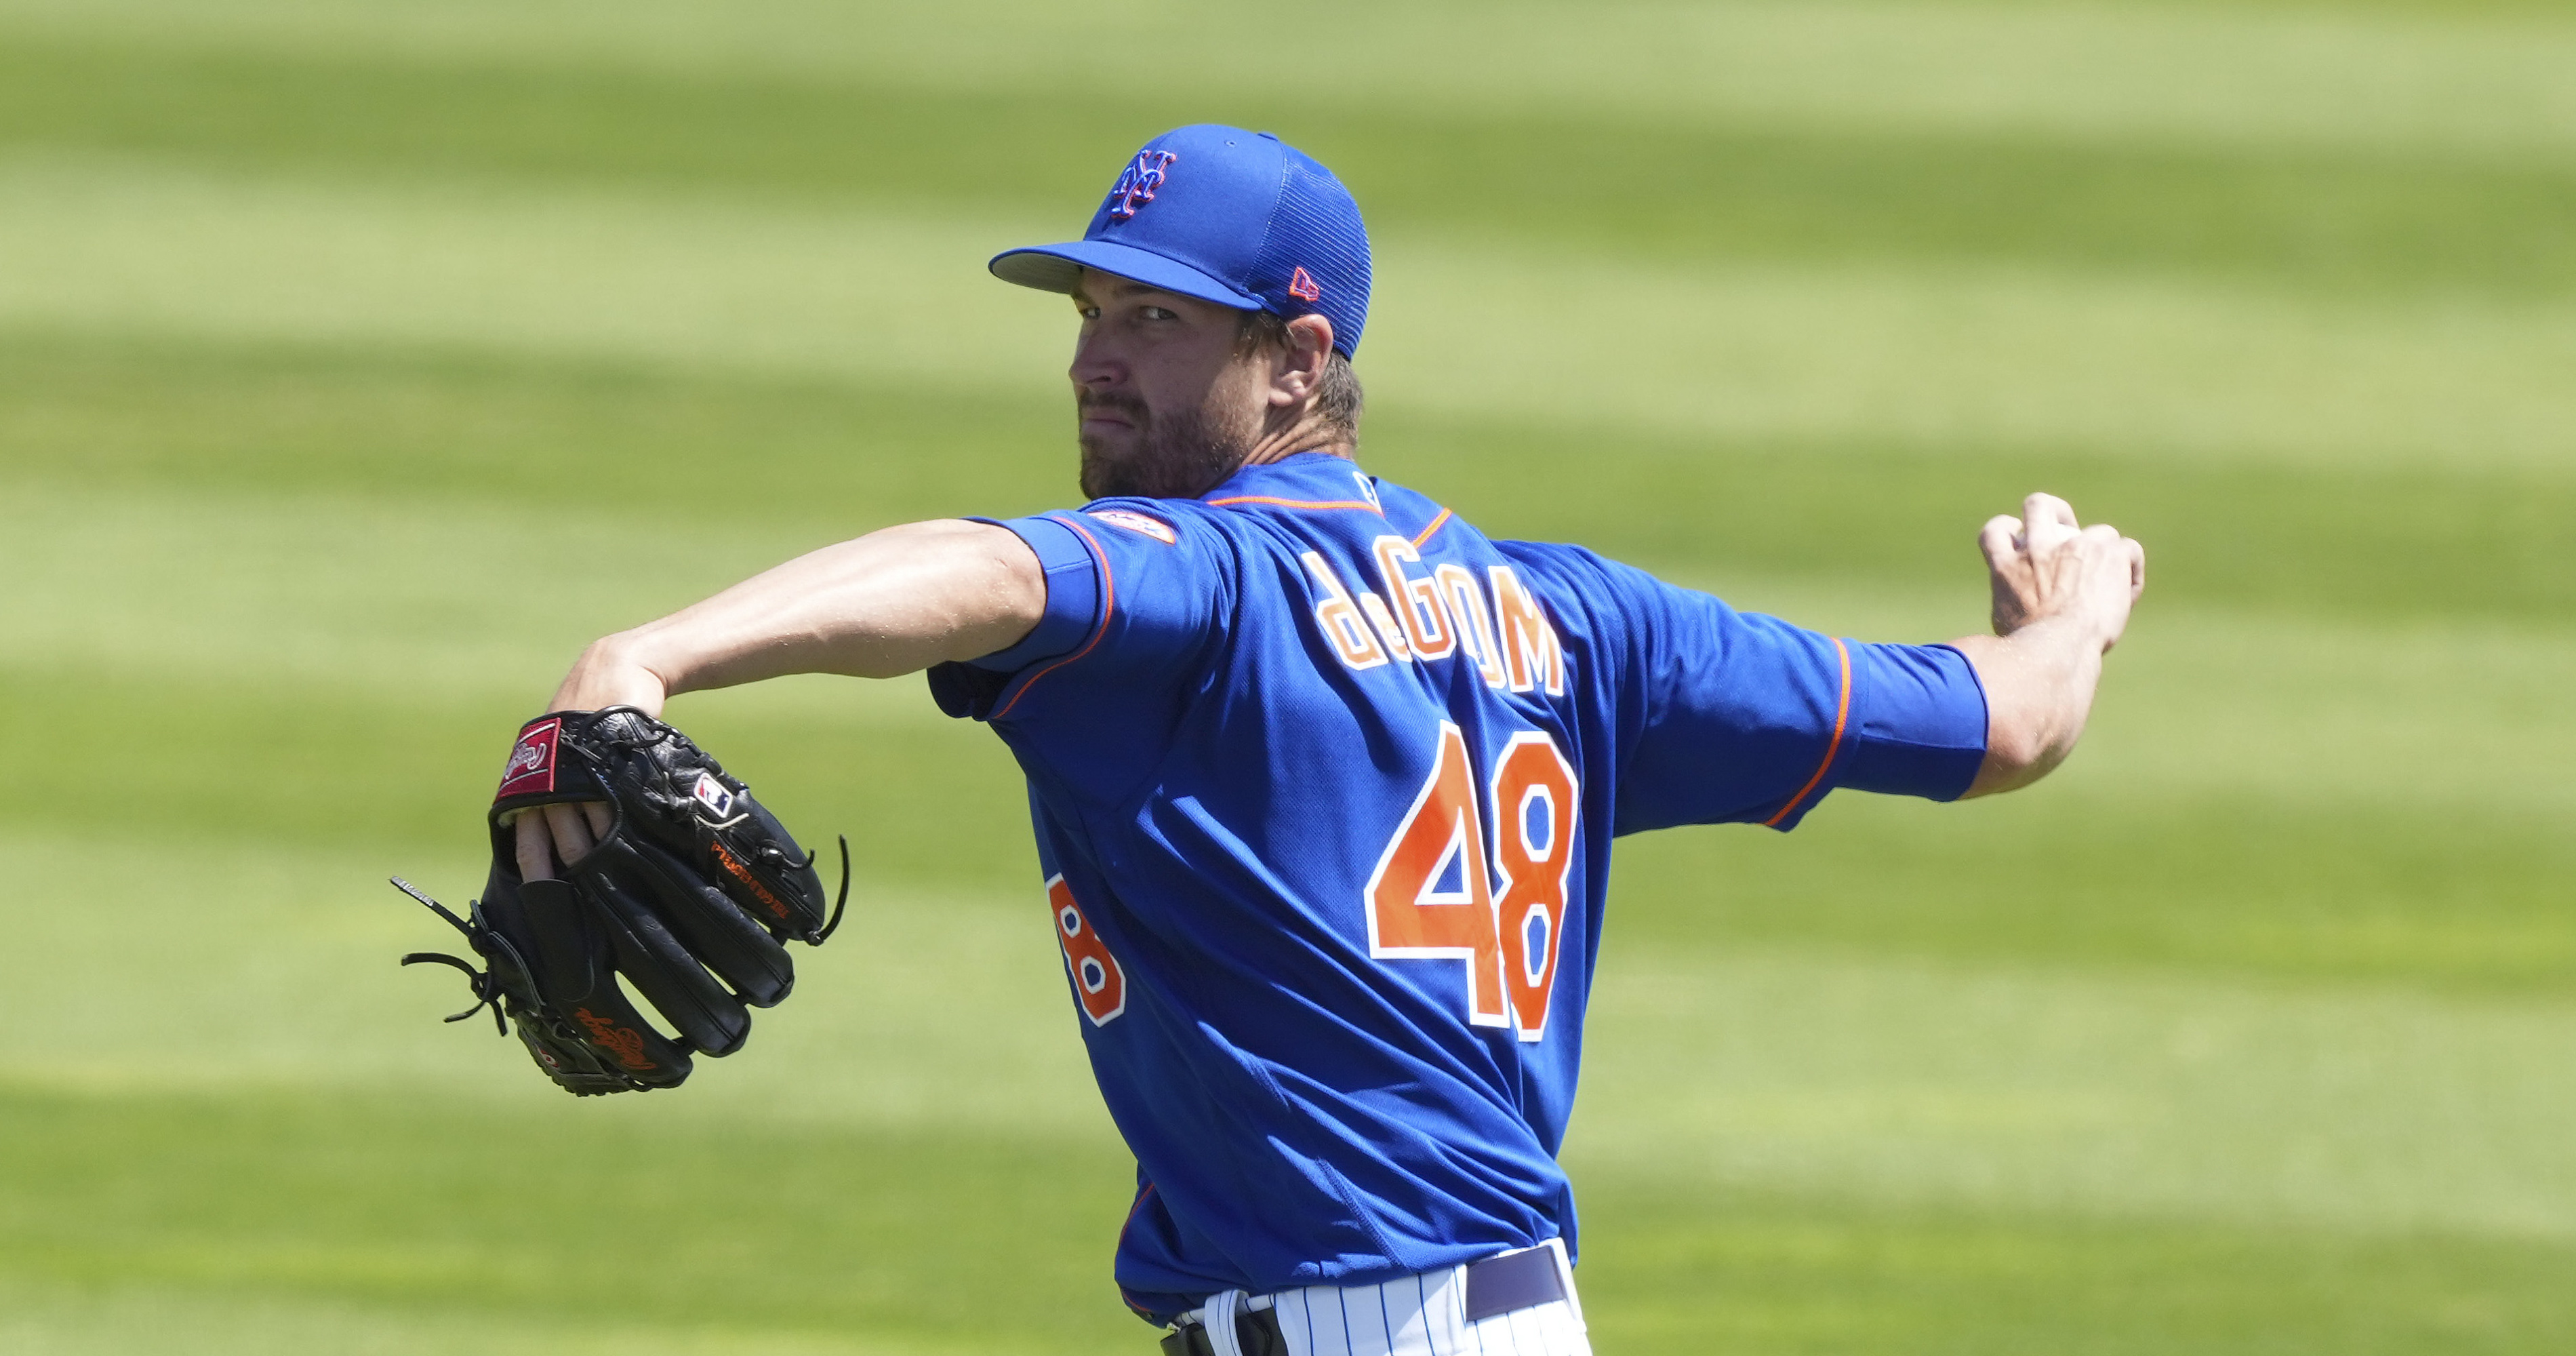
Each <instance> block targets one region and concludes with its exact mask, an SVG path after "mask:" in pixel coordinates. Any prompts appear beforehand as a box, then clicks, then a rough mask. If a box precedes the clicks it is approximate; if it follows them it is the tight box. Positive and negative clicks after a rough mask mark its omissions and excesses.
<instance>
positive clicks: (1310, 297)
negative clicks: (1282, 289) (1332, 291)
mask: <svg viewBox="0 0 2576 1356" xmlns="http://www.w3.org/2000/svg"><path fill="white" fill-rule="evenodd" d="M1288 295H1290V296H1292V297H1295V298H1296V299H1298V300H1299V301H1302V302H1305V303H1307V304H1308V305H1313V304H1314V303H1316V302H1319V301H1322V300H1323V299H1324V288H1323V284H1321V283H1318V282H1316V281H1315V275H1314V274H1312V273H1309V272H1307V271H1306V270H1305V268H1304V266H1303V265H1300V266H1299V267H1298V269H1297V271H1296V272H1295V273H1292V274H1290V275H1289V277H1288Z"/></svg>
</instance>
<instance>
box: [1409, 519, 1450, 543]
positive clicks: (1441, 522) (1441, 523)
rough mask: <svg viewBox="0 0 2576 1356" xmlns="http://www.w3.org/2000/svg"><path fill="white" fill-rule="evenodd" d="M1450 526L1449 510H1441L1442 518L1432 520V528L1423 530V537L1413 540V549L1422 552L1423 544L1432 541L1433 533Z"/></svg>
mask: <svg viewBox="0 0 2576 1356" xmlns="http://www.w3.org/2000/svg"><path fill="white" fill-rule="evenodd" d="M1448 525H1449V510H1447V509H1442V510H1440V516H1439V517H1437V518H1434V519H1432V520H1431V526H1429V527H1426V528H1424V529H1422V535H1421V536H1419V537H1416V538H1414V539H1413V549H1414V550H1416V551H1419V550H1421V549H1422V543H1424V542H1426V541H1429V540H1431V534H1432V533H1434V532H1437V531H1439V530H1440V529H1441V528H1443V527H1446V526H1448Z"/></svg>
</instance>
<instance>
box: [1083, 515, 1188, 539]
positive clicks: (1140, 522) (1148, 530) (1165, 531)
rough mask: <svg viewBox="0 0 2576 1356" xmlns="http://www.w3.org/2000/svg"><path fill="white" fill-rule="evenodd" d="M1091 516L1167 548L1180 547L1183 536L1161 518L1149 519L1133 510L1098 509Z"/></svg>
mask: <svg viewBox="0 0 2576 1356" xmlns="http://www.w3.org/2000/svg"><path fill="white" fill-rule="evenodd" d="M1089 516H1091V517H1094V518H1097V519H1099V520H1100V521H1102V522H1104V523H1107V524H1109V525H1110V526H1111V527H1123V528H1125V529H1127V530H1128V531H1130V532H1134V533H1137V534H1138V535H1140V536H1147V537H1152V538H1153V539H1154V540H1156V541H1158V542H1161V543H1162V544H1164V545H1165V546H1178V545H1179V544H1180V541H1181V534H1180V533H1178V532H1176V531H1174V530H1173V528H1172V525H1171V524H1170V523H1167V522H1164V521H1163V520H1162V519H1160V518H1153V517H1148V516H1146V515H1145V514H1142V513H1138V512H1135V511H1134V510H1132V509H1097V510H1094V511H1093V512H1092V513H1091V514H1090V515H1089Z"/></svg>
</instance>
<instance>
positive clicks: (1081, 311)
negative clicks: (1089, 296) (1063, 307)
mask: <svg viewBox="0 0 2576 1356" xmlns="http://www.w3.org/2000/svg"><path fill="white" fill-rule="evenodd" d="M1073 313H1074V314H1075V315H1078V316H1081V317H1082V318H1083V319H1085V320H1098V319H1099V318H1100V308H1099V307H1097V306H1084V305H1080V304H1078V303H1077V304H1076V305H1075V306H1074V308H1073Z"/></svg>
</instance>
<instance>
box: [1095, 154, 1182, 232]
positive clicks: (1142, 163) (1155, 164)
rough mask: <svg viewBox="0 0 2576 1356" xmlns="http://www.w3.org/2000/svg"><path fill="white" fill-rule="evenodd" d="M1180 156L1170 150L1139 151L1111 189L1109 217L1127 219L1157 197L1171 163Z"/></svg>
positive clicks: (1169, 171)
mask: <svg viewBox="0 0 2576 1356" xmlns="http://www.w3.org/2000/svg"><path fill="white" fill-rule="evenodd" d="M1178 159H1180V157H1179V156H1176V155H1174V154H1172V153H1171V152H1170V151H1138V152H1137V153H1136V159H1135V161H1134V163H1132V164H1130V165H1128V166H1127V168H1126V170H1125V171H1124V172H1123V173H1121V174H1120V175H1119V176H1118V183H1117V185H1116V186H1115V187H1113V188H1111V189H1110V190H1109V216H1110V218H1111V219H1112V220H1115V221H1125V220H1127V219H1128V218H1129V217H1132V216H1134V215H1136V209H1137V208H1139V207H1142V206H1144V205H1145V204H1147V203H1149V202H1152V201H1153V200H1154V190H1155V189H1158V188H1161V187H1162V186H1163V180H1164V179H1165V178H1167V177H1169V175H1170V173H1171V168H1172V162H1173V161H1175V160H1178Z"/></svg>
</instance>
